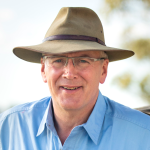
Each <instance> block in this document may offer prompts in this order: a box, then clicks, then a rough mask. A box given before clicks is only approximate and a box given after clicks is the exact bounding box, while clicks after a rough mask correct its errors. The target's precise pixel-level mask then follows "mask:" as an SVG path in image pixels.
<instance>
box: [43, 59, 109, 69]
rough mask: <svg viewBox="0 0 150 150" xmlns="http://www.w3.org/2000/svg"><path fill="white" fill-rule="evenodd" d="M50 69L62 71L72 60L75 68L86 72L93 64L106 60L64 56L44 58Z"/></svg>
mask: <svg viewBox="0 0 150 150" xmlns="http://www.w3.org/2000/svg"><path fill="white" fill-rule="evenodd" d="M43 59H44V61H45V63H46V65H47V66H48V67H54V68H56V69H61V68H63V67H65V66H67V64H68V60H69V59H72V62H73V65H74V67H76V68H77V69H79V70H84V69H86V68H87V67H89V66H90V65H91V64H92V63H93V62H95V61H100V60H103V59H106V58H98V59H97V58H90V57H64V56H44V57H43Z"/></svg>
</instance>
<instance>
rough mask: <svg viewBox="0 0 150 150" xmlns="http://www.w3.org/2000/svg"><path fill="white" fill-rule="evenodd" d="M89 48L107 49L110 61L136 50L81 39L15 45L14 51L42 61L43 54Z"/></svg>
mask: <svg viewBox="0 0 150 150" xmlns="http://www.w3.org/2000/svg"><path fill="white" fill-rule="evenodd" d="M88 50H98V51H105V52H106V53H107V55H108V58H109V61H110V62H112V61H116V60H122V59H125V58H128V57H131V56H133V55H134V52H133V51H130V50H125V49H118V48H112V47H107V46H103V45H101V44H99V43H97V42H92V41H81V40H55V41H46V42H44V43H41V44H39V45H33V46H23V47H22V46H21V47H15V48H14V49H13V53H14V54H15V55H16V56H17V57H19V58H21V59H23V60H26V61H29V62H34V63H40V59H41V57H42V54H63V53H71V52H79V51H88Z"/></svg>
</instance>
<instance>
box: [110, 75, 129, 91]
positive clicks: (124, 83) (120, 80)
mask: <svg viewBox="0 0 150 150" xmlns="http://www.w3.org/2000/svg"><path fill="white" fill-rule="evenodd" d="M131 78H132V77H131V74H129V73H125V74H123V75H121V76H117V77H116V78H114V80H113V82H112V83H113V84H117V85H118V86H119V87H121V88H123V89H126V88H128V87H129V86H130V83H131V80H132V79H131Z"/></svg>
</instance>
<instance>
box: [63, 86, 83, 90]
mask: <svg viewBox="0 0 150 150" xmlns="http://www.w3.org/2000/svg"><path fill="white" fill-rule="evenodd" d="M62 88H64V89H67V90H76V89H78V88H80V87H65V86H62Z"/></svg>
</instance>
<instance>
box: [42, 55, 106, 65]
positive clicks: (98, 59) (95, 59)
mask: <svg viewBox="0 0 150 150" xmlns="http://www.w3.org/2000/svg"><path fill="white" fill-rule="evenodd" d="M47 58H66V63H65V65H64V66H63V67H66V66H67V64H68V60H69V59H71V60H72V62H73V65H74V67H75V63H74V59H76V58H88V59H91V60H93V61H94V62H95V61H100V60H103V59H107V58H104V57H101V58H91V57H66V56H43V59H44V60H46V59H47Z"/></svg>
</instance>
